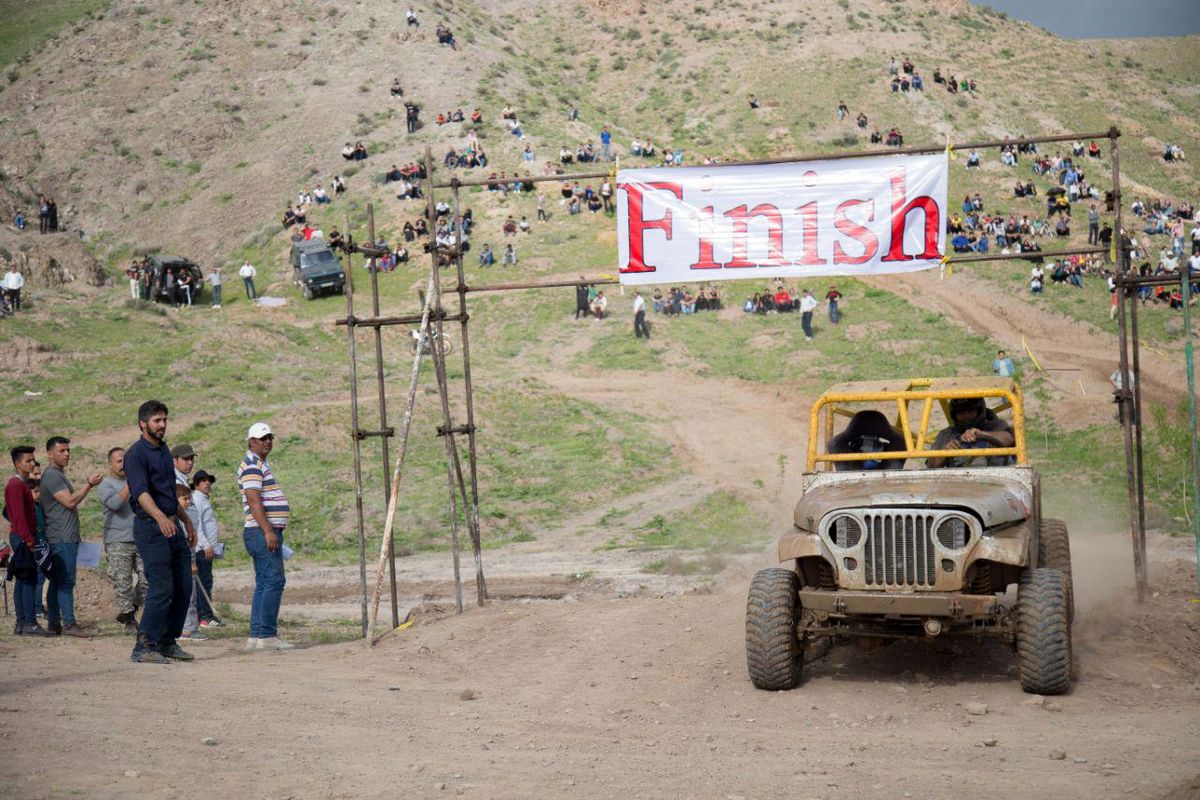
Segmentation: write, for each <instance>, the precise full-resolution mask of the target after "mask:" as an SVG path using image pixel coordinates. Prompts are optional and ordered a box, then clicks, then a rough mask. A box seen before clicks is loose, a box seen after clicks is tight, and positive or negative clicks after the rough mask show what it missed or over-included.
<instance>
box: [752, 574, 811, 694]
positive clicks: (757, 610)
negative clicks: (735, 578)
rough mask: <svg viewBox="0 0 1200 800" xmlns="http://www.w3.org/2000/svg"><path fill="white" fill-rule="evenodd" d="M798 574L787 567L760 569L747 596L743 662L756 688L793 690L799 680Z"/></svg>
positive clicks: (800, 655)
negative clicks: (797, 628)
mask: <svg viewBox="0 0 1200 800" xmlns="http://www.w3.org/2000/svg"><path fill="white" fill-rule="evenodd" d="M799 588H800V577H799V576H798V575H797V574H796V573H795V572H793V571H792V570H790V569H779V568H773V569H763V570H759V571H758V572H757V573H755V575H754V580H753V581H752V582H751V583H750V595H749V597H748V598H747V599H746V665H747V667H749V670H750V682H751V683H753V684H754V685H755V686H756V687H757V688H759V689H767V690H769V691H778V690H781V689H792V688H794V687H795V686H796V684H798V683H799V682H800V666H801V664H802V663H803V661H804V653H803V651H802V650H801V647H800V640H799V639H797V638H796V620H797V619H798V618H799V612H800V598H799V597H798V596H797V592H798V591H799Z"/></svg>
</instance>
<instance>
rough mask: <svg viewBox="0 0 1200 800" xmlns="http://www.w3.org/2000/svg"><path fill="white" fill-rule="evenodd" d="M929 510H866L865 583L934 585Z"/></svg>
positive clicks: (932, 518)
mask: <svg viewBox="0 0 1200 800" xmlns="http://www.w3.org/2000/svg"><path fill="white" fill-rule="evenodd" d="M933 520H934V516H933V515H932V514H904V513H891V514H866V515H864V517H863V521H864V522H865V523H866V528H867V541H866V545H865V547H864V548H863V575H864V578H865V579H866V582H867V585H868V586H933V585H934V584H935V583H936V582H937V574H936V573H935V572H934V547H933V541H932V532H933Z"/></svg>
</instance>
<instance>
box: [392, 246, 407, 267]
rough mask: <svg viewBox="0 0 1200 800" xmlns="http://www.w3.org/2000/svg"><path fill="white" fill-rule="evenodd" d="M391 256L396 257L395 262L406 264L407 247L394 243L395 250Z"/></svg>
mask: <svg viewBox="0 0 1200 800" xmlns="http://www.w3.org/2000/svg"><path fill="white" fill-rule="evenodd" d="M392 256H393V257H394V258H395V259H396V263H397V264H407V263H408V259H409V255H408V248H407V247H405V246H404V245H396V252H395V253H393V254H392Z"/></svg>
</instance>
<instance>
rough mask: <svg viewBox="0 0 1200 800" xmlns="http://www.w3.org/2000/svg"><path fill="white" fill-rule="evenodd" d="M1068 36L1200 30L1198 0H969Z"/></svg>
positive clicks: (1171, 33)
mask: <svg viewBox="0 0 1200 800" xmlns="http://www.w3.org/2000/svg"><path fill="white" fill-rule="evenodd" d="M972 2H974V3H975V5H984V6H990V7H992V8H994V9H996V10H997V11H1003V12H1004V13H1006V14H1008V15H1009V16H1010V17H1013V18H1015V19H1020V20H1025V21H1026V22H1032V23H1033V24H1034V25H1037V26H1039V27H1042V28H1045V29H1046V30H1048V31H1051V32H1052V33H1056V34H1058V35H1059V36H1064V37H1066V38H1068V39H1095V38H1105V39H1109V38H1128V37H1132V36H1186V35H1189V34H1195V33H1200V2H1197V0H972Z"/></svg>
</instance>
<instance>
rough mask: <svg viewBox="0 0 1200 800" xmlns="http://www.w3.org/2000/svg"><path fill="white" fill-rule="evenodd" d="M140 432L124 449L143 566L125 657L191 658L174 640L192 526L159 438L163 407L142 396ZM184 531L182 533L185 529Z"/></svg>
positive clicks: (183, 611)
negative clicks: (141, 602)
mask: <svg viewBox="0 0 1200 800" xmlns="http://www.w3.org/2000/svg"><path fill="white" fill-rule="evenodd" d="M138 428H139V429H140V430H141V432H142V435H141V438H139V439H138V440H137V441H136V442H135V443H134V444H133V445H132V446H131V447H130V448H129V449H128V450H127V451H125V478H126V481H127V482H128V485H129V504H130V506H131V507H132V508H133V540H134V544H135V545H136V546H137V550H138V554H139V555H141V557H142V564H143V565H144V567H145V575H146V584H147V587H148V591H147V594H146V604H145V606H144V607H143V608H142V621H141V624H139V625H138V635H137V644H135V645H134V647H133V653H132V654H131V655H130V658H131V659H132V660H133V661H137V662H140V663H143V664H146V663H149V664H165V663H167V662H168V661H170V660H176V661H191V660H193V658H194V656H192V655H191V654H190V653H187V652H185V651H184V650H183V649H182V648H181V647H180V646H179V645H178V644H176V641H175V640H176V639H177V638H178V637H179V635H180V634H181V633H182V632H183V623H184V620H185V619H186V618H187V612H188V606H189V604H190V603H191V599H192V552H191V546H192V545H193V544H194V543H195V541H196V530H195V528H193V527H192V521H191V519H190V518H189V517H188V515H187V514H182V513H179V503H178V500H177V498H176V494H175V463H174V461H173V460H172V459H171V451H170V450H168V449H167V444H166V442H165V441H163V440H164V438H165V437H166V435H167V407H166V405H164V404H163V403H160V402H159V401H157V400H147V401H146V402H145V403H142V405H141V407H140V408H138ZM185 531H186V534H185Z"/></svg>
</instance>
